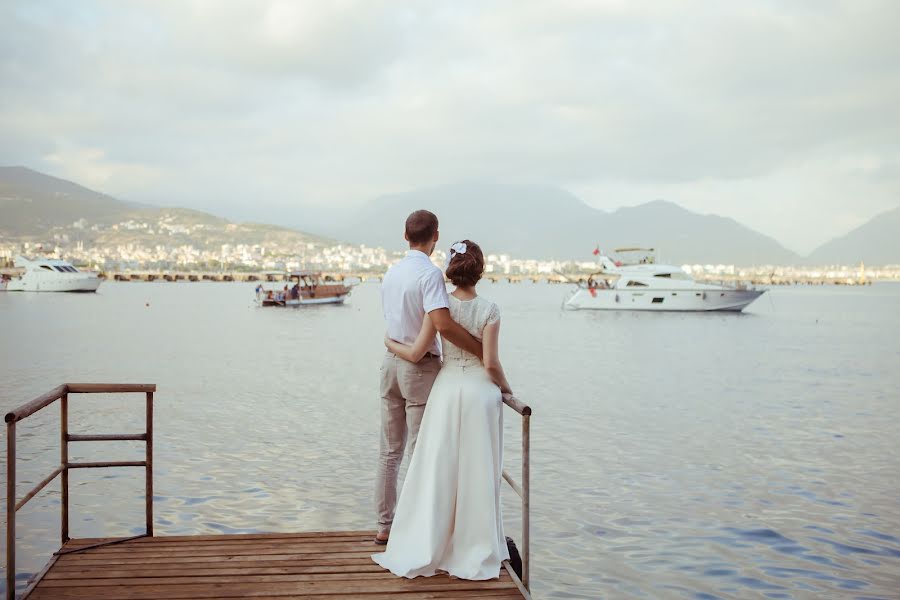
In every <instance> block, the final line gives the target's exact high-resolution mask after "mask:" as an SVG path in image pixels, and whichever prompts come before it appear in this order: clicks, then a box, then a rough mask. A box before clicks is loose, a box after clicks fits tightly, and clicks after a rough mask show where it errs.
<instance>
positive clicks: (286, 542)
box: [63, 534, 383, 552]
mask: <svg viewBox="0 0 900 600" xmlns="http://www.w3.org/2000/svg"><path fill="white" fill-rule="evenodd" d="M373 538H374V534H373V535H372V536H368V535H366V536H358V535H357V536H343V537H337V536H335V537H327V538H325V537H320V538H277V539H260V540H235V539H230V538H227V537H222V538H221V539H217V540H198V541H192V540H183V541H182V540H178V541H165V540H160V539H158V538H150V537H143V536H142V537H140V538H137V537H136V538H134V539H131V540H128V541H127V544H125V545H127V546H128V547H129V548H134V549H135V551H136V552H140V551H143V550H146V549H148V548H157V549H158V548H174V547H178V548H199V547H214V546H249V545H253V544H259V545H264V546H279V545H283V546H290V545H297V544H321V543H337V544H344V543H355V544H360V545H371V546H376V544H375V543H374V541H373ZM126 539H127V538H119V539H110V540H103V541H98V542H94V543H93V544H88V543H77V544H73V543H71V542H70V543H69V544H66V545H65V547H64V548H63V551H65V552H68V551H70V550H78V549H81V548H87V547H89V546H93V545H100V544H102V545H109V544H116V543H119V547H123V545H122V544H121V542H123V541H124V540H126ZM139 540H140V543H139V544H138V543H137V542H138V541H139ZM147 540H150V541H147ZM79 542H80V540H79ZM98 547H103V546H98ZM107 547H111V546H107ZM382 548H383V546H382Z"/></svg>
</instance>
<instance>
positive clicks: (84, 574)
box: [46, 561, 384, 579]
mask: <svg viewBox="0 0 900 600" xmlns="http://www.w3.org/2000/svg"><path fill="white" fill-rule="evenodd" d="M211 564H217V563H211ZM263 564H265V563H263ZM383 571H384V569H383V568H381V566H379V565H377V564H375V563H374V562H372V561H369V564H358V565H320V566H315V565H313V566H309V565H301V566H281V567H269V566H266V567H260V566H257V565H255V564H254V563H241V565H231V566H228V567H207V566H203V567H193V568H192V567H190V566H188V567H187V568H181V569H172V568H161V569H160V568H155V567H154V566H153V565H139V566H134V567H128V568H116V569H111V568H109V567H100V566H90V567H74V568H73V567H58V568H56V569H53V572H52V573H49V574H47V577H46V578H47V579H69V578H76V579H87V578H92V579H104V578H110V579H115V578H125V577H173V576H182V574H184V575H191V576H198V577H204V576H213V575H224V576H227V575H242V574H244V575H303V574H312V573H381V572H383Z"/></svg>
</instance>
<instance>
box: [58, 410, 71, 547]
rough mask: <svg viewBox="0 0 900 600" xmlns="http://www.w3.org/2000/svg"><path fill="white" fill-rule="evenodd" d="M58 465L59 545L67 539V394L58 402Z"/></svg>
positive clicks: (63, 543) (64, 543)
mask: <svg viewBox="0 0 900 600" xmlns="http://www.w3.org/2000/svg"><path fill="white" fill-rule="evenodd" d="M59 431H60V434H59V437H60V440H59V465H60V466H61V467H62V473H61V475H62V502H61V503H60V511H61V514H60V520H59V532H60V533H59V534H60V539H61V540H62V544H61V546H65V545H66V542H68V541H69V394H63V395H62V398H60V402H59Z"/></svg>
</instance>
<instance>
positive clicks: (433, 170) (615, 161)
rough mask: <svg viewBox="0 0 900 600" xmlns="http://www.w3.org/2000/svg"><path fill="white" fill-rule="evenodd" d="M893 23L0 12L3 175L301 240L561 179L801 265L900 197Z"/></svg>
mask: <svg viewBox="0 0 900 600" xmlns="http://www.w3.org/2000/svg"><path fill="white" fill-rule="evenodd" d="M898 23H900V2H897V1H895V0H884V1H879V0H848V1H832V0H796V1H791V0H779V1H769V0H755V1H753V2H729V1H722V2H717V1H714V0H696V1H695V0H658V1H656V2H643V1H640V0H593V1H587V0H552V1H550V0H548V1H545V2H533V1H529V0H512V1H508V2H507V1H499V2H494V1H490V0H476V1H467V0H459V1H447V2H412V1H410V2H380V1H378V0H360V1H355V0H332V1H328V2H321V1H318V0H315V1H314V0H310V1H301V0H296V1H284V0H271V1H264V0H252V1H251V0H248V1H229V0H204V1H201V0H196V1H188V0H182V1H177V2H176V1H174V0H153V1H146V2H144V1H139V0H131V1H121V2H120V1H113V0H110V1H91V0H81V1H79V2H69V1H46V0H44V1H30V0H29V1H24V0H23V1H10V0H0V165H24V166H27V167H30V168H33V169H36V170H38V171H43V172H46V173H49V174H52V175H55V176H58V177H63V178H66V179H71V180H73V181H76V182H78V183H81V184H82V185H85V186H87V187H90V188H92V189H97V190H100V191H103V192H106V193H108V194H111V195H114V196H116V197H119V198H123V199H128V200H133V201H139V202H147V203H151V204H163V205H175V206H185V207H190V208H198V209H201V210H206V211H209V212H213V213H215V214H218V215H222V216H225V217H228V218H231V219H237V220H254V221H265V222H274V223H278V224H285V225H292V226H298V227H303V226H304V224H305V222H306V220H309V224H310V226H312V223H313V221H314V220H315V219H317V218H318V219H321V218H323V215H324V216H325V217H326V218H327V215H329V214H331V212H330V211H332V210H336V209H343V210H347V209H351V208H352V207H355V206H359V205H360V204H362V203H364V202H367V201H370V200H372V199H373V198H375V197H377V196H379V195H382V194H386V193H394V192H401V191H407V190H412V189H416V188H420V187H431V186H435V185H441V184H445V183H457V182H470V181H489V182H499V183H532V182H533V183H541V184H552V185H557V186H560V187H562V188H565V189H567V190H569V191H571V192H573V193H574V194H576V195H577V196H578V197H580V198H581V199H582V200H584V201H585V202H586V203H588V204H589V205H591V206H594V207H597V208H600V209H603V210H614V209H616V208H618V207H621V206H630V205H635V204H641V203H644V202H648V201H651V200H656V199H664V200H669V201H672V202H676V203H678V204H680V205H682V206H684V207H685V208H688V209H690V210H694V211H697V212H700V213H715V214H719V215H723V216H728V217H732V218H734V219H737V220H738V221H740V222H742V223H744V224H745V225H748V226H750V227H752V228H754V229H756V230H758V231H760V232H762V233H765V234H767V235H770V236H772V237H774V238H776V239H777V240H778V241H780V242H781V243H782V244H784V245H785V246H786V247H788V248H790V249H792V250H795V251H798V252H800V253H804V254H805V253H808V252H809V251H811V250H812V249H814V248H815V247H816V246H818V245H819V244H821V243H824V242H826V241H828V240H829V239H831V238H833V237H835V236H838V235H841V234H843V233H846V232H847V231H849V230H850V229H852V228H853V227H855V226H858V225H860V224H862V223H863V222H865V221H866V220H868V219H869V218H871V217H872V216H873V215H875V214H877V213H879V212H883V211H885V210H888V209H892V208H894V207H896V206H898V205H900V193H898V192H900V44H898V43H897V42H896V25H897V24H898ZM0 218H2V215H0ZM498 226H502V225H500V224H498Z"/></svg>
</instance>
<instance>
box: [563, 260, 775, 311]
mask: <svg viewBox="0 0 900 600" xmlns="http://www.w3.org/2000/svg"><path fill="white" fill-rule="evenodd" d="M635 252H638V253H640V254H642V258H640V259H639V260H637V261H634V262H628V261H623V260H615V261H614V260H612V259H611V258H610V257H608V256H603V255H601V256H600V257H599V261H600V265H601V269H600V271H598V272H596V273H593V274H592V275H591V276H590V277H589V278H588V280H587V282H581V283H578V284H577V285H578V288H577V289H576V290H575V291H574V292H573V293H572V294H571V295H570V296H569V297H568V298H567V299H566V300H565V303H564V306H565V307H566V308H568V309H573V310H581V309H597V310H644V311H683V312H708V311H732V312H740V311H743V310H744V309H745V308H746V307H747V306H748V305H749V304H750V303H751V302H753V301H754V300H756V299H757V298H759V297H760V296H762V295H763V294H764V293H765V290H757V289H754V288H752V287H750V286H746V285H724V284H713V283H699V282H697V281H694V279H693V278H692V277H691V276H690V275H688V274H687V273H685V272H684V271H683V270H682V269H680V268H679V267H676V266H671V265H661V264H657V263H656V259H655V254H654V251H653V249H652V248H647V249H644V248H620V249H617V250H616V253H635Z"/></svg>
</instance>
